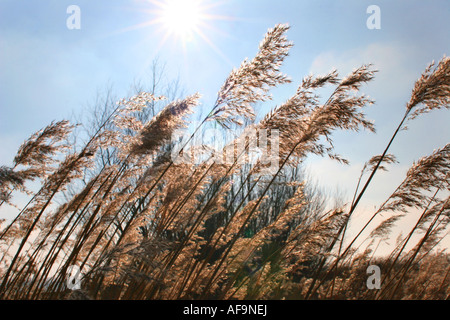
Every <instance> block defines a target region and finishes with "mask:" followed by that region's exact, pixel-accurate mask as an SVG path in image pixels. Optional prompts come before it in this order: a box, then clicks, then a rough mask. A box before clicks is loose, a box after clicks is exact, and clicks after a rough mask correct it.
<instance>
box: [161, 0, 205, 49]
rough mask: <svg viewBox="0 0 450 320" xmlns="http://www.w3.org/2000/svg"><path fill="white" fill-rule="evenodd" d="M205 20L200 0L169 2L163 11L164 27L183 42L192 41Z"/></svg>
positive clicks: (169, 0)
mask: <svg viewBox="0 0 450 320" xmlns="http://www.w3.org/2000/svg"><path fill="white" fill-rule="evenodd" d="M203 20H204V16H203V15H202V13H201V6H200V1H198V0H190V1H189V0H168V1H166V3H165V5H164V7H163V8H162V11H161V21H162V23H163V25H164V27H165V28H166V29H167V30H168V31H169V32H170V33H171V34H173V35H175V36H178V37H180V38H182V39H183V40H189V39H191V38H192V37H193V34H194V33H196V32H198V30H197V29H198V27H199V25H200V24H201V22H203Z"/></svg>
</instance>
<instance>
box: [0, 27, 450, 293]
mask: <svg viewBox="0 0 450 320" xmlns="http://www.w3.org/2000/svg"><path fill="white" fill-rule="evenodd" d="M288 29H289V27H288V26H287V25H277V26H275V28H273V29H271V30H269V31H268V32H267V34H266V36H265V38H264V39H263V41H262V42H261V44H260V47H259V52H258V54H257V55H256V56H255V58H254V59H252V60H246V61H244V62H243V63H242V64H241V66H240V67H239V68H237V69H235V70H233V71H232V72H231V74H230V75H229V76H228V77H227V78H226V80H225V83H224V85H223V86H222V88H221V89H220V91H219V93H218V97H217V100H216V103H215V104H214V106H213V107H212V109H211V111H210V112H209V114H208V115H207V116H206V117H205V118H204V119H203V121H202V122H201V124H200V125H199V126H198V127H197V128H196V129H195V130H194V131H193V133H192V135H191V136H190V139H189V141H188V142H191V141H194V140H195V138H196V136H198V135H199V134H200V133H201V131H202V129H203V128H204V127H205V126H207V125H208V124H209V123H211V122H214V123H218V124H220V125H221V127H222V130H224V131H227V130H232V129H231V128H232V127H233V126H243V127H247V128H257V129H265V130H273V129H277V130H279V132H280V136H279V139H280V140H279V156H280V159H279V163H280V166H279V169H278V170H277V171H276V172H274V173H272V174H271V175H267V174H262V171H261V169H262V168H263V166H264V165H263V163H262V162H260V161H257V162H256V163H254V164H253V165H249V164H246V163H243V162H242V161H240V159H241V157H244V156H245V155H244V154H242V153H241V154H237V155H236V157H235V159H234V161H232V162H231V163H217V162H214V161H210V160H211V159H204V161H203V162H201V163H199V164H189V163H180V162H178V161H176V160H177V159H174V158H172V157H170V154H171V150H172V147H173V145H172V144H171V138H172V137H173V135H174V132H175V131H176V130H177V129H180V128H182V127H184V126H186V125H187V117H188V115H189V114H190V113H192V112H194V110H195V107H196V106H197V104H198V102H199V98H200V96H199V95H198V94H196V95H193V96H190V97H187V98H185V99H182V100H178V101H174V102H171V103H168V104H167V105H166V106H165V107H164V108H163V109H162V110H161V111H160V113H158V114H157V115H155V116H154V117H153V119H149V120H148V121H147V122H144V121H142V120H143V119H144V118H145V117H143V116H142V114H143V112H145V110H146V109H147V108H149V107H151V108H152V110H153V108H154V106H155V102H156V101H161V100H162V99H163V98H161V97H156V96H155V95H153V94H150V93H146V92H142V93H140V94H138V95H136V96H134V97H132V98H130V99H123V100H121V101H119V103H118V104H117V106H116V107H115V109H114V110H112V112H111V113H109V114H108V116H106V117H104V118H103V122H102V123H100V124H99V125H98V127H97V128H96V131H95V132H93V133H92V134H91V135H90V137H89V139H88V141H87V142H86V143H85V144H84V145H83V146H80V147H78V148H74V149H70V148H69V144H68V143H67V141H68V137H69V136H70V134H71V131H72V130H73V128H74V127H73V126H71V125H70V124H69V123H68V122H67V121H61V122H57V123H52V124H51V125H50V126H48V127H47V128H45V129H43V130H42V131H40V132H38V133H36V134H34V135H33V136H31V137H30V138H29V139H28V140H27V141H25V143H24V144H23V145H22V146H21V147H20V149H19V151H18V153H17V155H16V157H15V158H14V166H13V167H11V168H10V167H5V166H2V167H1V168H0V201H1V204H0V205H4V206H6V205H13V204H14V203H13V198H12V196H13V192H28V194H29V196H30V201H29V202H28V203H27V204H26V205H25V206H24V207H22V208H19V212H18V214H17V216H16V218H15V219H14V220H13V221H12V222H10V223H8V224H7V225H6V226H3V225H2V227H3V228H2V229H1V231H0V232H1V233H0V241H1V242H0V246H1V248H2V257H1V259H2V260H1V264H0V275H1V277H0V279H1V283H0V298H1V299H329V298H332V299H402V298H403V299H446V298H448V297H449V294H450V276H449V270H450V269H449V267H448V259H449V256H448V254H447V253H445V252H440V251H439V252H438V251H436V250H434V248H435V247H436V246H437V245H438V244H439V242H441V241H442V239H444V237H445V236H446V235H447V234H448V226H449V214H450V210H449V209H450V204H449V199H450V198H449V197H448V191H449V189H450V185H449V169H450V152H449V151H450V149H449V148H450V145H446V146H444V147H443V148H442V149H439V150H436V151H435V152H434V153H433V154H432V155H430V156H427V157H424V158H423V159H420V160H419V161H418V162H417V163H416V164H414V166H413V167H412V168H411V169H410V170H409V171H408V173H407V176H406V178H405V180H404V181H403V182H402V183H401V184H400V185H399V186H398V188H397V189H396V190H395V191H394V193H393V194H392V195H391V196H390V197H389V198H388V199H387V200H386V202H385V203H383V204H382V205H381V206H380V208H379V209H378V210H377V211H376V212H374V213H373V215H372V217H371V218H370V219H369V221H368V222H367V224H366V225H364V227H363V228H361V230H360V232H359V233H357V235H356V236H354V237H353V238H352V239H346V230H347V226H348V224H349V221H351V219H353V218H354V212H355V210H356V208H357V206H358V204H359V202H360V200H361V199H362V198H363V196H364V194H365V192H366V190H367V188H368V186H369V185H370V183H371V181H372V179H373V177H374V175H375V174H376V173H377V171H378V170H385V169H386V166H387V165H389V164H392V163H395V162H396V159H395V157H394V156H393V155H390V154H389V153H388V150H389V148H390V146H391V144H392V142H393V141H394V140H395V138H396V136H397V135H398V133H399V132H400V130H401V129H402V128H404V127H405V126H406V124H407V122H408V121H413V120H414V118H416V117H418V116H420V115H421V114H423V113H426V112H430V111H433V110H435V109H443V108H448V107H449V97H450V59H449V58H446V57H444V58H443V59H442V60H441V61H439V63H438V64H437V66H436V67H434V64H433V65H431V66H430V67H429V68H427V69H426V70H425V72H424V74H423V75H422V76H421V77H420V78H419V80H418V81H417V82H416V84H415V86H414V89H413V92H412V95H411V100H410V101H409V102H408V103H407V106H406V110H405V115H404V118H403V119H402V120H401V121H400V124H399V126H398V129H397V130H396V131H395V132H394V134H393V136H392V138H391V140H390V141H389V142H388V145H387V147H386V149H385V150H384V152H383V153H382V154H381V155H378V156H374V157H372V158H371V159H370V160H369V161H368V162H367V164H366V165H365V166H364V168H363V171H362V173H361V177H360V179H359V183H358V187H357V190H356V191H355V195H354V198H353V199H352V202H351V204H350V205H348V206H343V207H336V208H334V209H332V210H329V211H327V210H325V209H324V208H325V206H324V199H323V197H321V196H320V194H318V193H317V192H316V193H315V190H314V188H311V186H308V185H307V184H305V183H304V182H303V181H302V176H301V174H299V171H298V170H299V166H300V165H301V163H302V161H303V160H304V159H305V158H306V157H307V156H308V155H310V154H315V155H320V156H328V157H330V158H331V159H334V160H337V161H340V162H343V163H347V160H346V159H345V158H343V157H342V156H340V155H337V154H335V153H334V147H333V141H332V135H333V132H334V131H336V130H350V131H355V132H358V131H359V130H361V129H366V130H369V131H372V132H375V127H374V125H373V123H372V122H371V121H369V120H368V119H366V116H365V114H364V109H365V108H366V107H367V106H369V105H371V104H372V103H373V101H372V100H370V99H369V98H368V97H366V96H365V95H364V94H362V93H361V92H360V89H361V86H362V85H363V84H365V83H368V82H370V81H371V80H372V79H373V78H374V76H375V73H376V71H375V70H373V69H372V66H371V65H364V66H361V67H359V68H357V69H355V70H354V71H353V72H352V73H351V74H349V75H348V76H346V77H344V78H342V79H341V78H339V75H338V72H337V71H336V70H334V71H332V72H330V73H329V74H327V75H324V76H318V77H314V76H308V77H306V78H305V79H304V80H303V81H302V83H301V84H300V85H299V87H298V90H297V91H296V92H295V94H294V95H293V96H292V97H291V98H290V99H288V100H287V101H286V102H285V103H284V104H282V105H280V106H278V107H275V108H274V109H273V110H272V111H271V112H270V113H268V114H267V115H266V116H265V117H264V118H263V119H262V120H261V121H260V122H259V123H255V124H253V125H249V124H250V123H252V122H253V121H254V119H255V111H254V109H253V107H254V105H255V104H257V103H258V102H262V101H267V100H268V99H270V95H269V92H270V89H271V88H273V87H275V86H278V85H282V84H285V83H287V82H289V81H290V80H289V79H288V78H287V76H286V75H284V74H282V73H281V72H280V67H281V65H282V63H283V61H284V59H285V58H286V57H287V55H288V52H289V49H290V48H291V47H292V43H290V42H289V41H288V40H287V37H286V32H287V31H288ZM324 86H331V87H332V88H334V90H333V91H332V94H331V95H330V96H329V97H326V98H325V99H323V98H322V97H320V96H319V95H318V94H317V90H318V89H320V88H322V87H324ZM147 114H148V113H147ZM244 124H246V125H244ZM245 137H246V131H245V130H244V132H243V133H242V135H241V136H237V137H236V139H235V140H234V141H231V142H229V144H228V145H227V146H225V147H224V148H225V149H226V148H233V146H234V143H235V142H238V141H241V142H243V141H244V143H245V141H246V140H245V139H246V138H245ZM246 146H247V147H248V146H249V145H248V143H247V144H246ZM187 147H188V143H186V144H185V145H184V146H183V148H182V149H181V152H180V154H178V155H177V156H176V157H178V156H181V155H182V153H183V152H187V151H188V150H187V149H186V150H184V148H187ZM197 147H198V148H200V149H201V148H203V147H204V146H197ZM105 154H108V155H114V161H104V157H105ZM100 158H101V160H102V161H99V159H100ZM366 174H369V177H368V178H367V180H366V181H365V182H364V183H363V178H364V177H365V175H366ZM31 180H33V181H37V182H39V183H40V189H39V190H37V191H35V192H31V191H29V190H27V188H26V183H27V181H31ZM360 186H361V189H360V188H359V187H360ZM316 191H317V190H316ZM62 194H65V195H70V196H69V197H67V198H62V197H61V195H62ZM61 199H65V201H61ZM413 209H419V210H421V212H422V214H421V216H420V219H419V220H418V221H417V224H416V225H415V226H414V228H413V229H412V230H411V231H410V232H409V234H408V235H407V236H406V237H401V238H399V240H398V243H397V246H396V248H395V249H394V251H393V252H392V253H391V255H390V256H388V257H383V258H380V257H376V256H375V252H376V250H377V248H378V246H379V245H380V243H381V242H382V241H384V240H386V239H387V238H389V236H390V235H391V228H392V227H393V226H394V225H395V224H396V223H397V222H398V220H399V219H400V218H401V217H402V216H404V215H407V214H408V213H409V212H411V210H413ZM382 212H383V213H384V214H390V215H388V216H387V218H386V219H385V220H384V221H383V222H382V223H381V224H380V225H379V226H373V225H372V224H371V223H372V222H373V220H374V218H375V217H377V216H378V215H379V214H380V213H382ZM369 227H371V228H372V232H371V233H370V236H369V239H368V240H370V244H369V245H367V246H366V247H365V248H355V246H354V245H355V243H356V240H357V239H359V238H360V236H361V235H362V233H363V231H365V230H366V229H368V228H369ZM413 235H414V236H416V235H420V237H419V238H420V239H419V241H418V242H417V243H415V244H414V246H413V249H412V250H410V251H407V252H406V251H405V248H406V247H407V245H408V244H409V245H411V242H412V241H413V238H414V237H413ZM344 243H345V245H344ZM357 249H360V250H357ZM373 264H376V265H379V266H381V267H382V270H383V279H382V283H383V287H382V289H381V290H379V291H371V290H368V289H367V287H366V286H365V282H366V279H367V274H366V273H365V271H366V269H367V267H368V266H369V265H373ZM73 265H78V266H79V267H80V268H81V269H82V270H83V272H84V274H83V278H82V281H81V289H80V290H76V291H71V290H69V289H68V288H67V278H68V274H67V272H68V270H69V267H70V266H73Z"/></svg>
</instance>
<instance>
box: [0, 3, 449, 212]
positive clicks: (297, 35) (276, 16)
mask: <svg viewBox="0 0 450 320" xmlns="http://www.w3.org/2000/svg"><path fill="white" fill-rule="evenodd" d="M159 1H160V2H164V0H159ZM72 4H74V5H78V6H79V7H80V9H81V29H80V30H69V29H68V28H67V27H66V19H67V18H68V17H69V14H67V13H66V9H67V7H68V6H69V5H72ZM202 5H203V6H204V7H208V9H206V13H207V14H210V15H216V16H221V17H226V19H223V18H220V19H211V20H209V21H207V23H208V24H209V26H210V28H205V29H204V30H202V32H203V33H204V34H205V35H206V36H207V38H208V39H209V41H210V42H211V44H212V45H211V44H208V43H207V42H206V41H204V40H203V39H202V38H201V37H200V36H197V35H195V34H194V36H193V38H192V39H191V41H190V42H188V43H186V44H185V46H184V47H183V45H182V44H181V42H180V41H179V39H176V38H174V37H169V38H168V39H167V41H165V42H164V43H163V44H162V45H161V40H162V38H163V37H164V34H165V33H164V29H161V25H158V24H156V25H149V26H147V27H142V28H133V26H137V25H140V24H143V23H145V22H148V21H151V20H154V19H156V18H157V16H156V15H155V13H154V12H153V13H152V12H149V11H152V10H154V9H155V5H154V4H153V3H152V2H150V1H147V0H130V1H124V0H115V1H104V0H98V1H92V0H90V1H88V0H70V1H66V0H40V1H32V0H1V1H0V145H1V148H2V149H1V153H0V164H1V165H10V164H11V161H12V159H13V156H14V153H15V151H16V150H17V148H18V146H19V145H20V144H21V143H22V141H23V140H25V139H26V138H27V137H28V136H29V135H30V134H32V133H33V132H35V131H37V130H39V129H41V128H43V127H45V126H46V125H47V124H48V123H49V122H51V121H52V120H59V119H63V118H69V117H71V115H72V114H73V113H75V114H77V113H78V114H79V113H80V112H82V110H83V108H84V107H85V106H86V104H88V103H89V102H90V101H92V100H93V99H95V96H96V94H97V92H98V91H101V90H103V89H104V88H105V87H106V86H108V84H111V85H112V86H113V88H114V93H115V94H116V95H117V96H118V97H122V96H125V95H127V94H128V93H129V92H130V86H131V85H132V84H133V82H135V81H136V80H142V81H144V82H145V81H147V80H149V71H150V66H151V63H152V61H153V60H154V59H155V58H157V57H158V58H159V60H160V61H162V62H164V63H166V67H167V68H166V70H167V74H166V77H167V78H168V79H171V78H176V77H179V79H180V83H181V87H182V88H183V89H184V92H186V93H187V94H191V93H195V92H200V93H202V94H203V96H204V97H203V100H202V103H203V107H204V108H205V109H208V106H209V105H210V104H211V103H212V102H213V100H214V98H215V94H216V92H217V90H218V89H219V88H220V86H221V84H222V82H223V81H224V79H225V78H226V76H227V75H228V73H229V71H230V70H231V69H232V68H233V67H236V66H238V65H239V64H240V63H241V61H242V60H243V59H244V58H245V57H249V58H251V57H253V56H254V54H255V53H256V51H257V46H258V43H259V41H260V40H261V39H262V37H263V35H264V33H265V32H266V30H267V29H268V28H271V27H273V26H274V25H275V24H277V23H289V24H290V25H291V29H290V31H289V33H288V37H289V39H290V40H292V41H293V42H294V44H295V46H294V48H293V49H292V51H291V53H290V56H289V57H288V59H287V60H286V63H285V65H284V66H283V71H284V72H285V73H287V74H288V75H290V76H291V78H292V79H293V80H294V82H293V84H292V85H286V86H283V87H282V88H278V89H276V90H274V91H273V94H274V100H273V102H272V103H271V104H268V105H265V106H264V108H263V110H261V112H262V113H264V112H266V111H268V109H269V108H270V107H274V106H275V105H276V104H280V103H282V102H283V101H284V100H286V99H287V98H288V97H289V96H290V95H291V94H293V93H294V92H295V88H296V86H297V85H298V83H299V82H300V81H301V79H302V78H303V77H304V76H305V75H307V74H309V73H325V72H328V71H330V70H331V69H332V68H333V67H336V68H337V69H338V71H339V72H340V74H341V75H342V76H344V75H345V74H347V73H349V72H350V71H351V70H352V69H353V68H356V67H358V66H360V65H362V64H364V63H374V65H375V68H376V69H378V70H379V73H378V74H377V78H376V80H375V81H373V83H371V84H369V85H367V86H364V87H363V91H364V92H365V93H367V94H369V95H370V96H371V97H372V98H373V99H374V100H376V104H375V105H374V106H372V107H370V109H369V110H368V116H369V118H371V119H373V120H374V121H375V125H376V128H377V130H378V133H377V134H376V135H374V134H369V133H361V134H354V133H337V134H336V135H335V145H336V151H337V152H338V153H340V154H342V155H344V156H346V157H347V158H348V159H349V160H350V162H351V164H352V165H351V166H349V167H344V166H342V165H339V164H335V163H333V162H331V161H329V160H326V159H317V158H311V159H310V160H309V161H308V166H309V168H310V170H311V172H313V174H314V176H315V177H316V178H317V179H318V181H319V182H320V183H321V184H323V185H326V186H327V187H329V188H331V189H333V188H340V189H341V190H343V192H344V193H347V194H351V193H352V189H353V188H354V186H355V185H356V179H357V178H358V176H359V172H360V170H361V168H362V165H363V163H364V162H365V161H366V160H368V159H369V158H370V157H372V156H373V155H375V154H378V153H381V152H382V150H383V149H384V147H385V145H386V143H387V141H388V138H389V137H390V136H391V135H392V133H393V131H394V130H395V128H396V126H397V124H398V122H399V121H400V120H401V117H402V115H403V113H404V108H405V104H406V102H407V101H408V100H409V95H410V92H411V90H412V87H413V84H414V81H415V80H416V79H417V78H418V77H419V76H420V74H421V73H422V71H423V70H424V69H425V67H426V66H427V65H428V63H429V62H431V61H432V60H436V61H438V60H439V59H440V58H442V56H443V55H445V54H447V55H448V54H449V53H450V42H449V39H450V22H449V21H450V19H449V17H450V2H449V1H447V0H433V1H431V0H429V1H424V0H422V1H413V0H409V1H392V0H391V1H373V0H371V1H364V0H353V1H344V0H343V1H332V0H314V1H312V0H310V1H298V0H296V1H287V0H279V1H268V0H245V1H237V0H230V1H213V0H204V1H202ZM369 5H378V6H379V7H380V9H381V29H380V30H369V29H368V28H367V27H366V20H367V19H368V17H369V14H367V13H366V9H367V7H368V6H369ZM127 30H128V31H127ZM449 122H450V113H449V112H435V113H433V114H430V115H426V116H424V117H422V118H420V119H417V120H415V121H414V122H413V123H411V124H410V125H409V127H410V130H409V131H408V132H403V133H402V134H401V135H400V136H399V137H398V139H397V141H396V142H395V144H394V145H393V147H392V149H391V152H392V153H394V154H395V155H397V157H398V159H399V160H400V164H398V165H397V166H396V167H395V168H393V170H392V171H391V172H390V173H389V174H385V173H383V174H381V175H379V176H378V177H377V179H376V180H375V181H374V182H375V184H374V186H373V188H372V189H371V190H370V193H369V194H368V196H367V199H366V202H365V206H366V207H367V208H370V207H371V206H373V204H376V203H380V201H381V200H383V199H384V197H385V196H387V195H388V194H389V193H390V192H392V191H393V189H392V188H395V186H396V185H397V184H398V183H399V182H400V181H401V180H402V178H403V176H404V173H405V172H406V170H407V169H408V167H409V166H410V165H411V163H412V162H413V161H414V160H417V159H418V158H420V157H421V156H424V155H427V154H430V153H431V152H432V151H433V150H434V149H436V148H438V147H441V146H443V145H445V144H446V143H447V142H448V140H449V137H450V126H448V123H449Z"/></svg>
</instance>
